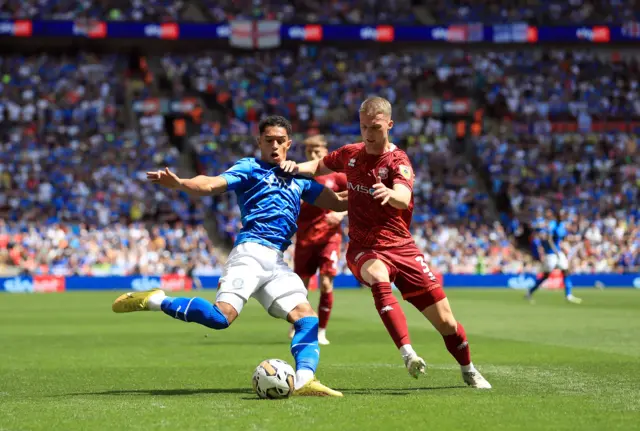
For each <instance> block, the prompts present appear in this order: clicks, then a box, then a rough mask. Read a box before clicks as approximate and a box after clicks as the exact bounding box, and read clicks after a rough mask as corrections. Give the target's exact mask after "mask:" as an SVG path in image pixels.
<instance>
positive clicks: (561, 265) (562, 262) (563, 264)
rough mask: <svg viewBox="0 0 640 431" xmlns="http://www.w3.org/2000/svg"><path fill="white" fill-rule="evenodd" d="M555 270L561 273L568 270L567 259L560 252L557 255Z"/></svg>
mask: <svg viewBox="0 0 640 431" xmlns="http://www.w3.org/2000/svg"><path fill="white" fill-rule="evenodd" d="M557 268H558V269H559V270H561V271H567V270H568V269H569V259H567V255H566V254H564V253H562V252H560V253H558V265H557Z"/></svg>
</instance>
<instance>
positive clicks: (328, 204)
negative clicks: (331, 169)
mask: <svg viewBox="0 0 640 431" xmlns="http://www.w3.org/2000/svg"><path fill="white" fill-rule="evenodd" d="M347 194H348V193H347V192H346V191H344V192H340V193H336V192H334V191H333V190H331V189H329V188H327V187H325V188H324V189H323V190H322V192H321V193H320V195H319V196H318V197H317V198H316V200H315V201H314V202H313V204H312V205H315V206H317V207H320V208H323V209H326V210H331V211H335V212H338V213H342V212H345V211H347V206H348V197H347Z"/></svg>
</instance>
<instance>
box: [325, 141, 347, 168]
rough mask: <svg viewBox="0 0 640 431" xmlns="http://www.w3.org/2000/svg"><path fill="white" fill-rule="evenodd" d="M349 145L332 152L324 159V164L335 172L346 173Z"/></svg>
mask: <svg viewBox="0 0 640 431" xmlns="http://www.w3.org/2000/svg"><path fill="white" fill-rule="evenodd" d="M348 147H349V146H348V145H347V146H344V147H342V148H338V149H337V150H335V151H332V152H330V153H329V154H327V155H326V156H324V158H323V159H322V163H324V165H325V166H326V167H327V168H329V169H331V170H332V171H333V172H344V167H345V165H346V162H345V159H346V158H347V156H348Z"/></svg>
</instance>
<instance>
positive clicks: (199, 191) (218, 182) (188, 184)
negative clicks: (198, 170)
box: [147, 168, 227, 196]
mask: <svg viewBox="0 0 640 431" xmlns="http://www.w3.org/2000/svg"><path fill="white" fill-rule="evenodd" d="M147 179H148V180H151V182H152V183H154V184H160V185H161V186H164V187H167V188H169V189H178V190H181V191H183V192H185V193H188V194H190V195H197V196H206V195H217V194H220V193H224V192H225V191H227V181H226V180H225V179H224V178H222V177H220V176H217V177H208V176H206V175H198V176H196V177H193V178H180V177H178V176H177V175H176V174H175V173H173V172H171V170H170V169H169V168H164V171H162V170H160V171H155V172H147Z"/></svg>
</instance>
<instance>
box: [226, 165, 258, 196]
mask: <svg viewBox="0 0 640 431" xmlns="http://www.w3.org/2000/svg"><path fill="white" fill-rule="evenodd" d="M252 170H253V168H252V165H251V160H250V159H240V160H238V161H237V162H236V163H235V164H234V165H233V166H231V167H230V168H229V169H227V170H226V171H225V172H224V173H222V174H221V175H220V176H221V177H222V178H224V179H225V180H226V181H227V190H229V191H235V190H238V189H239V188H241V187H242V184H243V183H246V182H247V181H248V180H249V178H251V172H252Z"/></svg>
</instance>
